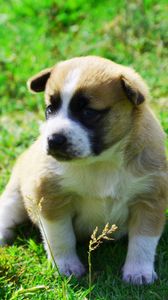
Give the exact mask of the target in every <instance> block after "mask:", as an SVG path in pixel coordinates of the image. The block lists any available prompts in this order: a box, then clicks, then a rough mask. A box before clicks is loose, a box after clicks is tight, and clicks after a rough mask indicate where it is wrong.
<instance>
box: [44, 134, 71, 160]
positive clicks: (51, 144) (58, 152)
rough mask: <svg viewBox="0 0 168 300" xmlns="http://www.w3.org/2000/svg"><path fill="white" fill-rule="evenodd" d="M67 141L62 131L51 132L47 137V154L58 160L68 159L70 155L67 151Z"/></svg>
mask: <svg viewBox="0 0 168 300" xmlns="http://www.w3.org/2000/svg"><path fill="white" fill-rule="evenodd" d="M67 150H68V141H67V138H66V136H65V135H63V134H62V133H56V134H52V135H50V136H49V137H48V154H49V155H52V156H54V157H55V158H57V159H59V160H69V159H71V157H70V155H69V154H68V152H67Z"/></svg>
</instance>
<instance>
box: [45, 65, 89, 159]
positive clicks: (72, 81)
mask: <svg viewBox="0 0 168 300" xmlns="http://www.w3.org/2000/svg"><path fill="white" fill-rule="evenodd" d="M79 76H80V69H74V70H72V71H71V72H69V74H68V75H67V77H66V78H65V81H64V85H63V88H62V90H61V91H60V95H61V100H62V105H61V108H60V110H59V112H58V113H57V114H56V115H54V116H53V117H51V118H50V119H48V120H47V122H46V123H45V124H44V125H43V126H42V127H41V133H42V136H43V145H44V148H45V151H46V150H47V148H48V142H47V139H48V137H49V136H51V135H53V134H57V133H58V134H59V133H61V134H63V135H64V136H65V137H66V138H67V141H68V150H67V152H68V154H72V156H74V157H87V156H89V155H90V154H91V145H90V141H89V136H88V132H87V130H85V129H84V128H83V126H82V125H81V124H79V123H77V122H75V121H73V120H72V119H71V118H70V117H69V116H68V109H69V103H70V101H71V99H72V96H73V94H74V93H75V89H76V86H77V82H78V80H79Z"/></svg>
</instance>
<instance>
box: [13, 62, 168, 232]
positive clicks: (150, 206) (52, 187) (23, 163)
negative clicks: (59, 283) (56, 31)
mask: <svg viewBox="0 0 168 300" xmlns="http://www.w3.org/2000/svg"><path fill="white" fill-rule="evenodd" d="M78 67H80V70H81V73H82V76H80V78H79V81H78V83H77V86H76V89H75V91H83V92H84V93H85V94H86V95H89V97H90V98H91V102H90V107H92V108H95V109H104V108H111V112H110V113H109V115H108V117H107V118H105V120H104V123H103V127H104V138H105V145H106V148H107V149H109V148H110V147H111V149H113V146H114V145H118V146H117V147H118V148H116V150H115V151H114V160H113V158H112V156H109V158H108V156H107V158H106V159H103V160H102V161H97V160H95V162H94V160H93V161H92V163H91V164H90V163H89V160H88V161H87V159H86V162H85V163H84V164H82V161H81V163H80V162H77V163H73V162H72V164H71V165H70V167H67V168H66V167H65V165H64V163H63V164H62V163H60V162H58V161H56V160H55V159H54V158H52V157H51V156H48V155H46V153H45V152H44V151H42V147H41V139H42V137H41V136H40V137H39V138H38V139H37V141H36V142H35V143H34V144H33V145H32V146H31V147H30V148H29V149H28V150H27V151H26V152H25V153H24V154H23V155H22V156H21V157H20V158H19V160H18V162H17V164H16V166H15V169H14V171H13V174H12V177H15V178H17V180H18V186H17V188H19V190H20V191H21V194H22V197H23V201H24V203H25V207H26V209H27V211H28V214H29V216H30V218H31V219H32V221H33V222H35V223H38V218H37V214H36V208H38V209H40V213H41V214H42V216H43V217H44V218H46V219H47V220H57V219H61V218H62V216H63V215H67V214H69V215H71V216H72V218H73V217H75V221H74V226H76V228H75V230H76V231H77V232H78V233H79V235H80V230H81V232H82V231H83V230H84V231H85V233H86V235H88V236H89V234H90V233H91V232H92V230H93V229H94V227H95V226H96V225H99V226H100V227H101V226H102V227H103V226H104V223H105V222H107V221H109V222H113V220H114V221H117V220H118V221H117V222H119V223H118V224H116V225H118V226H119V231H120V230H121V232H122V231H123V232H125V231H127V230H129V232H130V235H131V236H132V235H148V236H158V235H159V234H160V233H161V232H162V230H163V225H164V219H165V218H164V211H165V209H166V201H167V163H166V157H165V149H164V133H163V131H162V129H161V127H160V125H159V124H158V121H157V120H156V118H155V117H154V115H153V113H152V112H151V110H150V108H149V106H148V102H147V100H148V89H147V87H146V84H145V83H144V82H143V80H142V79H141V77H140V76H139V75H138V74H137V73H136V72H135V71H133V70H132V69H130V68H128V67H124V66H121V65H118V64H115V63H113V62H110V61H109V60H106V59H103V58H99V57H83V58H75V59H71V60H69V61H66V62H60V63H59V64H57V65H56V66H55V67H53V68H51V69H47V72H48V70H51V76H50V78H49V79H48V81H47V85H46V89H45V99H46V104H47V105H48V104H50V96H51V95H53V94H54V93H57V92H59V91H60V90H61V89H62V87H63V85H64V80H65V77H66V75H67V73H68V72H69V71H70V70H71V69H74V68H78ZM44 73H45V71H44ZM38 76H39V74H38V75H37V77H38ZM34 78H36V77H33V79H34ZM122 78H124V79H123V80H126V81H127V84H128V85H130V86H131V88H132V90H133V91H135V92H136V93H137V94H138V93H141V94H142V95H143V97H144V99H145V102H143V103H141V104H140V105H133V103H131V101H129V99H128V97H127V95H126V94H125V92H124V90H123V88H122V83H121V79H122ZM31 80H32V78H31ZM31 80H30V82H31ZM29 86H30V83H29ZM136 93H135V95H136ZM117 143H118V144H117ZM117 149H118V150H117ZM111 151H113V150H111ZM112 153H113V152H112ZM108 155H109V154H108ZM62 169H63V171H62ZM120 170H121V171H120ZM60 172H61V173H60ZM106 173H107V178H108V180H110V176H112V174H114V177H112V184H113V181H114V182H115V180H118V181H117V183H116V187H117V186H118V184H119V183H120V184H121V185H122V184H123V187H122V186H121V189H122V188H123V189H124V183H122V182H121V181H124V180H125V185H126V186H125V188H126V187H127V180H128V178H130V181H131V180H135V184H136V185H137V188H136V189H138V182H140V183H139V186H140V185H141V184H142V188H141V189H140V192H137V190H136V192H135V196H133V194H132V193H131V192H132V190H131V187H130V192H129V193H130V195H131V199H127V200H125V201H126V203H125V202H124V203H123V206H122V205H121V207H123V208H121V209H123V213H124V214H123V215H122V214H121V217H119V218H118V219H117V217H116V219H115V218H114V216H113V218H112V219H110V220H108V219H107V217H108V215H107V211H108V209H109V207H112V208H113V207H114V206H115V205H118V204H117V203H118V201H120V199H118V197H120V191H118V192H117V193H118V194H117V193H116V195H115V196H114V199H113V198H111V197H110V196H108V195H107V197H105V196H98V195H95V196H94V195H93V194H92V189H93V190H94V188H95V191H96V182H97V190H98V187H99V186H100V183H101V182H103V180H105V179H103V176H104V175H103V174H106ZM120 173H121V175H120ZM67 174H69V179H68V175H67ZM75 174H76V175H75ZM88 174H89V176H91V178H92V180H93V187H92V188H91V186H92V184H91V186H90V185H89V184H90V182H88V181H87V177H88ZM108 174H109V175H108ZM115 174H116V175H115ZM123 174H125V175H123ZM66 176H67V177H66ZM73 176H74V178H76V179H74V181H73ZM75 176H76V177H75ZM117 176H118V177H119V179H116V178H117ZM120 176H121V179H120ZM124 176H125V177H124ZM141 178H142V181H143V182H142V183H141ZM143 178H144V179H143ZM145 178H147V179H146V185H147V186H145ZM75 180H78V181H79V182H81V189H82V188H85V187H86V192H87V193H88V192H89V191H90V194H86V197H84V195H83V194H82V192H81V195H80V193H78V190H76V192H74V190H73V185H74V186H75ZM106 181H107V180H106ZM106 181H104V182H105V184H106ZM79 182H76V185H77V186H78V185H79ZM128 183H129V181H128ZM143 186H144V188H143ZM71 187H72V188H71ZM116 187H115V186H114V188H116ZM107 188H110V185H109V186H108V185H107ZM88 189H90V190H89V191H88ZM132 189H133V187H132ZM143 189H144V190H143ZM102 193H104V194H105V191H103V192H102ZM107 194H108V193H107ZM109 197H110V199H111V200H110V201H111V202H110V201H109V200H108V199H109ZM85 198H86V199H85ZM101 198H102V199H101ZM88 199H89V200H88ZM87 201H88V204H86V203H87ZM89 201H90V202H89ZM39 203H40V206H39ZM89 203H90V204H89ZM88 207H90V212H89V208H88ZM124 207H125V208H124ZM116 209H117V208H116ZM121 209H120V207H119V208H118V210H119V211H121ZM85 210H86V212H87V213H86V215H87V214H88V219H87V216H86V220H85V221H83V217H80V215H81V216H82V212H85ZM124 210H125V211H124ZM89 213H90V214H91V216H90V219H89ZM100 214H102V215H103V214H104V217H103V218H104V219H103V220H104V221H102V220H100ZM89 221H91V222H92V223H91V224H88V223H89ZM82 222H83V223H82ZM96 222H99V224H97V223H96ZM75 224H76V225H75ZM85 226H86V228H85ZM87 227H89V228H87Z"/></svg>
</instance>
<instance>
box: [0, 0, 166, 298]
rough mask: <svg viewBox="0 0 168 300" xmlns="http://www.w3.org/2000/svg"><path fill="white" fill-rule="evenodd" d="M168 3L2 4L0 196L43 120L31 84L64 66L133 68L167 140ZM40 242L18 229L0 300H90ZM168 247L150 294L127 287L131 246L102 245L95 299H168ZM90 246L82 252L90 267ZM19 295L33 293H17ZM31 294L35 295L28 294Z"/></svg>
mask: <svg viewBox="0 0 168 300" xmlns="http://www.w3.org/2000/svg"><path fill="white" fill-rule="evenodd" d="M166 2H167V1H162V0H160V1H155V0H146V1H138V0H137V1H126V0H125V1H124V0H113V1H111V0H104V1H95V0H90V1H85V0H78V1H77V0H76V1H74V0H67V1H63V0H62V1H61V0H57V1H54V0H43V1H40V0H36V1H33V0H24V1H23V0H15V1H14V0H8V1H2V0H1V1H0V27H1V29H0V44H1V49H0V171H1V176H0V178H1V180H0V191H2V190H3V188H4V187H5V184H6V183H7V180H8V179H9V175H10V173H11V168H12V166H13V164H14V162H15V159H16V157H18V155H19V154H20V153H21V152H22V151H23V150H24V149H25V148H26V147H27V146H28V145H30V144H31V143H32V142H33V140H34V139H35V138H36V137H37V135H38V121H39V120H44V111H43V109H44V100H43V95H42V94H40V95H31V94H29V93H28V91H27V88H26V81H27V79H28V78H29V77H30V76H32V75H34V74H35V73H36V72H38V71H39V70H41V69H43V68H45V67H48V66H51V65H53V64H55V63H56V62H58V61H59V60H63V59H67V58H70V57H73V56H77V55H88V54H94V55H102V56H105V57H107V58H110V59H112V60H114V61H116V62H118V63H122V64H126V65H132V66H133V67H134V68H135V69H136V70H137V71H138V72H139V73H140V74H141V75H142V76H143V77H144V78H145V79H146V81H147V83H148V85H149V87H150V91H151V105H152V106H153V108H154V110H155V112H156V114H157V116H158V118H159V119H160V122H161V123H162V125H163V127H164V129H165V132H166V133H167V134H168V88H167V74H168V64H167V56H168V30H167V28H168V19H167V11H168V6H167V4H166ZM167 145H168V143H167ZM39 239H40V238H39V233H38V231H37V230H36V229H35V228H33V227H32V225H30V224H29V225H26V226H23V227H21V228H20V229H19V232H18V238H17V239H16V241H15V243H14V245H13V246H11V247H6V248H3V249H0V299H11V297H13V299H19V300H20V299H33V300H35V299H84V298H85V295H86V297H87V298H88V296H87V293H88V276H85V277H84V278H83V279H81V280H80V281H78V280H76V279H75V278H71V279H69V280H68V279H63V280H60V278H59V277H56V276H55V274H54V271H53V270H52V269H51V267H50V266H49V265H48V263H47V260H46V257H45V253H44V249H43V247H42V244H41V243H40V241H39ZM167 239H168V228H167V229H166V230H165V232H164V234H163V237H162V239H161V241H160V245H159V247H158V252H157V258H156V268H157V272H158V274H159V277H160V279H159V281H157V282H156V283H155V284H154V285H152V286H149V287H148V286H144V287H133V286H128V285H127V284H124V283H122V281H121V267H122V264H123V262H124V257H125V255H126V241H124V240H123V241H120V242H117V243H112V244H113V245H109V244H107V245H106V244H103V245H102V246H101V247H100V248H99V249H98V250H97V251H95V252H94V253H93V255H92V257H93V278H92V280H93V286H94V288H93V291H92V299H97V300H100V299H101V300H104V299H107V300H108V299H117V300H122V299H123V300H125V299H130V300H131V299H134V300H135V299H147V300H148V299H165V300H166V299H168V284H167V283H168V251H167ZM87 246H88V245H85V246H84V247H83V246H79V253H80V255H81V256H82V258H83V261H84V262H85V264H87V248H88V247H87ZM38 286H42V287H41V288H40V287H39V288H38ZM21 287H23V288H24V289H28V290H27V292H26V291H22V292H24V293H23V294H21V292H20V291H19V292H16V291H18V290H19V289H21ZM33 287H37V291H31V290H29V289H31V288H33ZM17 293H18V294H17Z"/></svg>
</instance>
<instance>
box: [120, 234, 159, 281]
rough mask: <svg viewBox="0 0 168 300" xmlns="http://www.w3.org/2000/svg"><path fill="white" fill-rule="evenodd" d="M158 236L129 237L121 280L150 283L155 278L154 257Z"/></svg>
mask: <svg viewBox="0 0 168 300" xmlns="http://www.w3.org/2000/svg"><path fill="white" fill-rule="evenodd" d="M158 240H159V236H154V237H151V236H143V235H137V236H134V237H132V238H130V241H129V246H128V253H127V258H126V262H125V265H124V268H123V280H124V281H126V282H130V283H134V284H144V283H152V282H154V280H155V279H157V275H156V273H155V271H154V258H155V251H156V246H157V243H158Z"/></svg>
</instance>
